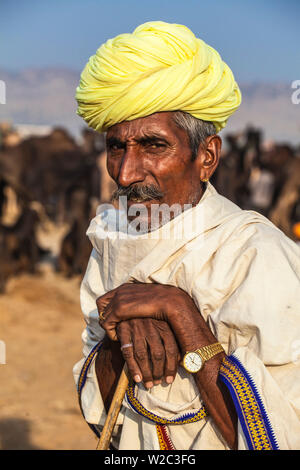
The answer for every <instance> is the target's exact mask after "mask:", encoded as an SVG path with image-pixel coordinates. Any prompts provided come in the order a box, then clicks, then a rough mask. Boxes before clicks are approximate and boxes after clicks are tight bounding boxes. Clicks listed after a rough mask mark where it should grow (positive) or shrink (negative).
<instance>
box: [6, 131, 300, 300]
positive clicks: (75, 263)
mask: <svg viewBox="0 0 300 470" xmlns="http://www.w3.org/2000/svg"><path fill="white" fill-rule="evenodd" d="M299 157H300V148H298V149H297V148H295V147H293V146H291V145H289V144H286V143H283V144H279V143H273V144H269V145H268V146H267V145H265V143H264V142H263V141H262V134H261V132H260V131H259V130H256V129H252V128H247V129H246V130H244V131H243V132H241V133H237V134H232V135H229V134H228V135H226V136H225V138H224V150H223V153H222V158H221V160H220V164H219V167H218V169H217V170H216V172H215V174H214V175H213V178H212V180H211V182H212V183H213V185H214V186H215V188H216V189H217V190H218V191H219V192H220V193H221V194H222V195H224V196H225V197H228V198H229V199H230V200H232V201H233V202H235V203H236V204H238V205H239V206H240V207H242V208H245V209H252V210H257V211H259V212H261V213H263V215H265V216H267V217H268V218H269V219H271V221H272V222H273V223H274V224H275V225H277V226H278V227H279V228H280V229H281V230H283V231H284V232H285V233H286V234H287V235H288V236H289V237H290V238H292V239H293V240H295V241H299V240H300V234H299V222H300V158H299ZM114 188H115V183H114V182H113V181H112V180H111V179H110V177H109V175H108V173H107V171H106V158H105V139H104V136H103V135H101V134H99V133H96V132H94V131H92V130H89V129H84V130H83V131H82V135H81V140H80V143H78V142H77V141H76V140H75V139H74V138H73V137H72V136H71V135H70V134H69V133H68V132H67V130H65V129H64V128H54V129H53V130H52V132H51V133H50V134H49V135H46V136H31V137H28V138H25V139H21V138H20V137H19V136H18V134H17V133H16V131H15V130H14V129H13V128H12V127H10V126H9V125H6V124H0V292H4V291H5V286H6V283H7V280H8V279H9V278H11V277H14V276H16V275H18V274H20V273H24V272H29V273H31V274H34V273H36V272H37V269H38V264H39V263H40V261H41V260H42V259H43V257H44V258H45V257H47V256H48V257H49V255H50V254H51V253H49V249H47V248H45V247H43V246H42V244H41V243H40V241H39V237H38V235H37V234H38V231H39V229H41V227H43V225H45V224H47V222H49V221H50V222H51V223H52V226H53V227H60V226H61V224H64V226H66V227H67V230H66V231H65V233H64V236H63V237H62V238H61V240H60V243H59V248H58V250H57V252H56V253H55V256H52V260H53V263H54V266H55V269H56V270H57V271H58V272H61V273H62V274H63V275H65V276H69V277H70V276H74V275H80V276H82V275H83V274H84V271H85V269H86V265H87V261H88V258H89V255H90V252H91V245H90V242H89V240H88V239H87V237H86V230H87V227H88V224H89V221H90V219H91V218H92V217H93V216H94V215H95V210H96V207H97V206H98V205H99V204H100V203H101V202H109V201H110V195H111V193H112V191H113V189H114ZM13 207H14V209H13ZM297 224H298V225H297ZM297 227H298V229H297ZM52 255H53V253H52Z"/></svg>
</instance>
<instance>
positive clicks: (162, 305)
mask: <svg viewBox="0 0 300 470" xmlns="http://www.w3.org/2000/svg"><path fill="white" fill-rule="evenodd" d="M96 302H97V307H98V311H99V313H100V312H102V313H103V316H104V320H101V319H100V325H101V326H102V328H104V329H105V331H106V333H107V335H108V337H109V338H110V339H111V340H113V341H117V340H118V335H117V331H116V328H117V325H118V324H119V323H120V322H122V321H124V320H130V319H133V318H153V319H155V320H165V321H167V322H168V323H169V325H170V327H171V329H172V331H173V332H174V334H175V336H176V339H177V341H178V343H179V345H180V347H181V352H182V354H184V353H185V352H186V351H191V350H193V349H196V348H199V347H201V346H205V345H207V344H211V343H214V342H216V338H215V337H214V336H213V334H212V333H211V331H210V329H209V327H208V325H207V324H206V322H205V321H204V319H203V317H202V315H201V314H200V312H199V310H198V309H197V307H196V305H195V303H194V302H193V300H192V299H191V297H190V296H189V295H188V294H187V293H186V292H185V291H183V290H182V289H179V288H178V287H174V286H169V285H163V284H142V283H128V284H122V285H121V286H120V287H118V288H116V289H114V290H112V291H110V292H108V293H106V294H104V295H103V296H101V297H99V298H98V299H97V301H96Z"/></svg>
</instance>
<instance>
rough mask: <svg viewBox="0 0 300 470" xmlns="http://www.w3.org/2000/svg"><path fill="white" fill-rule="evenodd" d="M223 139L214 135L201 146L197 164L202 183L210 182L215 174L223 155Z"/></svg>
mask: <svg viewBox="0 0 300 470" xmlns="http://www.w3.org/2000/svg"><path fill="white" fill-rule="evenodd" d="M221 148H222V139H221V137H219V136H218V135H216V134H214V135H211V136H209V137H207V138H206V139H205V142H203V143H202V144H200V145H199V149H198V153H197V158H196V160H197V163H198V167H199V176H200V180H201V181H208V180H209V179H210V178H211V176H212V175H213V173H214V172H215V170H216V168H217V166H218V164H219V160H220V155H221Z"/></svg>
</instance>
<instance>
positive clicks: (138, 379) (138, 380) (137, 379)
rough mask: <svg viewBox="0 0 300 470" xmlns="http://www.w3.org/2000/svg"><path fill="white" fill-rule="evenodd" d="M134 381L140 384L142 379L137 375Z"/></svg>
mask: <svg viewBox="0 0 300 470" xmlns="http://www.w3.org/2000/svg"><path fill="white" fill-rule="evenodd" d="M133 380H134V381H135V382H140V381H141V380H142V379H141V377H140V376H139V375H135V376H134V377H133Z"/></svg>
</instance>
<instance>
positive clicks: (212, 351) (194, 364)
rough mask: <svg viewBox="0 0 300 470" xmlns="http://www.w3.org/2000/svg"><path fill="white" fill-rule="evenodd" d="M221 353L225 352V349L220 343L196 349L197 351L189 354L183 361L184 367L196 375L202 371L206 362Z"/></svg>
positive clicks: (186, 354)
mask: <svg viewBox="0 0 300 470" xmlns="http://www.w3.org/2000/svg"><path fill="white" fill-rule="evenodd" d="M221 352H224V349H223V347H222V345H221V344H220V343H213V344H209V345H208V346H203V347H202V348H200V349H196V351H190V352H187V353H185V355H184V358H183V360H182V363H183V367H184V368H185V370H187V371H188V372H191V373H192V374H195V373H196V372H199V370H201V369H202V367H203V366H204V363H205V362H206V361H208V360H209V359H211V358H212V357H214V356H215V355H216V354H219V353H221Z"/></svg>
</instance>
